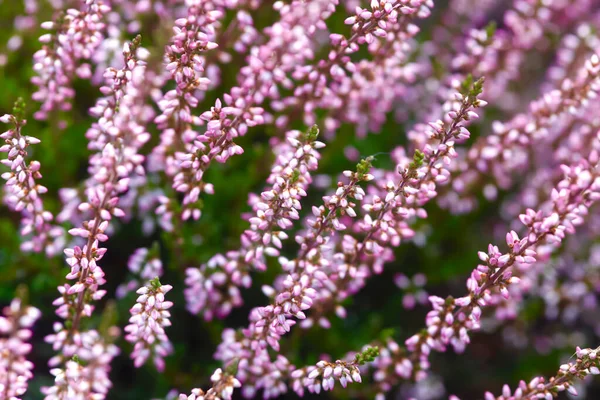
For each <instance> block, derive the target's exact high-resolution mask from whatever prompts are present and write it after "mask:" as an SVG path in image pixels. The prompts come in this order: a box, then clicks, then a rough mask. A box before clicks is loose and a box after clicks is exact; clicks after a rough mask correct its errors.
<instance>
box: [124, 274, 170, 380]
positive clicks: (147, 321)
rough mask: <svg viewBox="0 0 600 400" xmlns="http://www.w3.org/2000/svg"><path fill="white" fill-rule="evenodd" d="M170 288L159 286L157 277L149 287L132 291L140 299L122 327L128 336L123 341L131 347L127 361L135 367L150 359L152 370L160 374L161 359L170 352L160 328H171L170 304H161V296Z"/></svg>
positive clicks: (168, 344)
mask: <svg viewBox="0 0 600 400" xmlns="http://www.w3.org/2000/svg"><path fill="white" fill-rule="evenodd" d="M172 288H173V287H172V286H171V285H161V283H160V281H159V280H158V278H154V279H153V280H151V281H150V284H148V285H146V286H143V287H141V288H139V289H138V290H137V291H136V293H137V294H139V295H140V296H139V297H138V298H137V301H136V304H135V305H134V306H133V307H132V308H131V310H130V312H131V318H129V325H127V326H126V327H125V332H127V333H128V334H127V336H126V337H125V339H126V340H127V341H128V342H131V343H133V344H134V348H133V352H132V353H131V358H133V359H134V361H135V366H136V367H139V366H141V365H142V364H144V363H145V362H146V360H147V359H148V358H149V357H152V360H153V362H154V365H156V368H157V369H158V370H159V371H162V370H164V368H165V362H164V360H163V358H164V357H165V356H167V355H169V354H170V353H172V352H173V346H172V345H171V342H169V338H168V337H167V335H166V334H165V329H164V328H165V327H167V326H170V325H171V321H170V320H169V318H170V317H171V313H169V311H168V310H169V308H171V307H172V306H173V302H171V301H165V294H166V293H168V292H169V291H170V290H171V289H172Z"/></svg>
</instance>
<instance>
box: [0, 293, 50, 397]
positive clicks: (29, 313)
mask: <svg viewBox="0 0 600 400" xmlns="http://www.w3.org/2000/svg"><path fill="white" fill-rule="evenodd" d="M3 313H4V316H0V335H2V336H4V337H0V399H18V398H20V396H22V395H23V394H25V392H26V391H27V381H28V380H29V379H31V378H32V377H33V373H32V370H33V363H32V362H31V361H29V360H27V358H26V357H27V355H28V354H29V353H30V352H31V347H32V346H31V344H30V343H28V340H29V339H31V336H32V332H31V328H32V327H33V324H34V323H35V321H37V319H38V318H40V316H41V312H40V310H38V309H37V308H35V307H31V306H25V305H24V304H23V300H22V299H19V298H16V299H14V300H13V301H12V302H11V303H10V306H7V307H5V308H4V310H3Z"/></svg>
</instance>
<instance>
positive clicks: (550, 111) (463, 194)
mask: <svg viewBox="0 0 600 400" xmlns="http://www.w3.org/2000/svg"><path fill="white" fill-rule="evenodd" d="M599 90H600V57H599V56H598V55H597V54H594V55H592V56H591V57H590V58H589V59H588V60H587V61H586V62H585V65H584V68H583V70H582V77H581V78H580V79H579V80H578V81H576V82H573V81H571V80H570V79H566V80H564V81H563V82H562V84H561V86H560V88H558V89H555V90H552V91H550V92H548V93H546V94H544V95H543V96H542V97H541V98H539V99H537V100H535V101H533V102H531V103H530V105H529V112H528V113H526V114H519V115H517V116H515V117H514V118H512V119H511V120H510V121H508V122H506V123H500V122H496V123H494V124H493V130H494V132H493V134H492V135H488V136H484V137H481V138H479V139H478V140H477V141H476V142H475V143H474V144H473V146H472V147H471V149H470V151H469V152H468V155H467V159H466V160H465V161H464V162H461V163H458V164H457V165H458V171H456V172H454V171H453V174H456V175H457V176H456V177H455V178H454V182H453V189H454V190H455V191H457V192H458V195H457V194H456V193H449V194H448V195H447V196H444V198H443V200H442V204H443V205H445V206H447V207H450V208H451V209H452V210H453V211H457V212H464V211H468V210H470V209H472V208H473V205H474V204H475V200H473V199H470V198H471V197H473V195H472V193H471V192H472V191H473V189H479V188H481V187H484V185H485V184H486V183H487V182H486V181H488V180H491V181H492V182H491V187H490V185H488V186H485V187H488V189H493V191H492V193H496V188H501V189H506V188H508V187H510V186H511V185H512V184H513V177H514V176H515V175H516V174H517V173H518V171H520V170H521V169H522V168H524V167H525V166H527V159H528V154H529V152H530V151H531V149H532V148H534V145H535V147H538V146H539V147H540V148H543V147H542V143H545V142H547V141H549V140H551V139H552V135H550V133H549V132H550V130H551V128H552V127H553V125H555V124H557V122H558V121H559V119H560V118H561V117H564V116H573V117H575V116H577V115H578V114H579V113H580V112H581V111H582V110H585V107H586V106H587V105H588V104H589V103H590V102H591V101H592V100H593V99H595V98H596V97H597V95H598V91H599ZM457 197H459V198H467V199H466V200H463V199H460V201H458V199H457ZM492 197H493V196H492Z"/></svg>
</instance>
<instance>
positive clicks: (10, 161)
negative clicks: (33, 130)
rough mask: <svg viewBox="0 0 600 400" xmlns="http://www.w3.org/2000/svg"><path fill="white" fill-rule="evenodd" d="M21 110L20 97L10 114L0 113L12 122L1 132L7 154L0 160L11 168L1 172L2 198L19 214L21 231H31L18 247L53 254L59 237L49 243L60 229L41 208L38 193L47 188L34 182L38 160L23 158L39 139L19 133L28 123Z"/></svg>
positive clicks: (2, 118) (4, 151) (4, 121)
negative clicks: (3, 191)
mask: <svg viewBox="0 0 600 400" xmlns="http://www.w3.org/2000/svg"><path fill="white" fill-rule="evenodd" d="M24 113H25V103H24V102H23V100H22V99H19V100H17V102H16V103H15V106H14V109H13V115H9V114H6V115H3V116H2V117H0V122H3V123H10V124H12V125H13V128H12V129H9V130H8V131H6V132H4V133H2V134H1V135H0V138H1V139H4V141H5V143H6V144H4V145H3V146H1V147H0V152H2V153H8V158H7V159H6V160H2V161H1V162H2V164H4V165H6V166H7V167H9V168H10V172H5V173H3V174H2V178H4V179H5V180H6V186H5V188H6V192H7V195H6V197H5V198H4V201H5V202H6V203H7V204H8V206H9V207H10V208H11V209H13V210H15V211H17V212H20V213H21V214H22V220H21V224H22V228H21V235H23V236H30V235H31V236H30V237H29V238H28V239H27V240H25V241H24V242H23V243H22V244H21V250H24V251H34V252H41V251H43V250H45V251H46V253H47V254H48V255H54V254H56V253H57V252H58V247H60V246H61V245H62V243H61V241H60V239H58V240H57V241H56V243H52V239H53V238H57V237H58V238H60V237H61V236H62V229H61V228H60V227H55V226H53V225H52V224H51V223H52V220H53V216H52V214H51V213H50V212H49V211H46V210H45V209H44V204H43V202H42V199H41V197H40V195H41V194H44V193H46V192H47V191H48V189H47V188H46V187H45V186H42V185H41V184H39V183H37V182H36V181H38V180H40V179H41V178H42V174H41V173H40V167H41V165H40V163H39V162H38V161H31V162H29V164H28V163H27V161H26V158H27V156H28V153H27V148H28V147H29V145H32V144H38V143H40V140H39V139H36V138H34V137H32V136H25V135H23V134H22V133H21V130H22V128H23V126H25V124H26V123H27V121H26V120H25V119H24Z"/></svg>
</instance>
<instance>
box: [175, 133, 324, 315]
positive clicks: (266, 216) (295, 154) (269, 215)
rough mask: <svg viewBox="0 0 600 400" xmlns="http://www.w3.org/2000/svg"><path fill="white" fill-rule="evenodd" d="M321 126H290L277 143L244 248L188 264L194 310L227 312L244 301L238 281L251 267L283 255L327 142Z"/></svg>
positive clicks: (245, 279) (246, 282)
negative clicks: (296, 128) (322, 139)
mask: <svg viewBox="0 0 600 400" xmlns="http://www.w3.org/2000/svg"><path fill="white" fill-rule="evenodd" d="M318 132H319V130H318V128H317V127H316V126H314V127H313V128H311V129H310V130H309V131H308V132H305V133H302V132H299V131H290V132H288V133H287V135H286V140H285V142H283V143H281V144H280V145H279V146H277V147H276V149H275V152H276V160H275V163H274V165H273V167H272V169H271V174H270V176H269V178H268V179H267V183H269V184H270V186H269V187H268V188H266V190H264V191H263V192H262V193H261V194H260V196H256V195H254V196H252V197H251V200H250V203H251V205H252V210H253V212H254V214H253V215H252V216H251V217H250V218H249V222H250V228H249V229H246V231H244V233H243V234H242V236H241V249H240V250H237V251H230V252H228V253H227V254H226V255H225V256H221V255H216V256H214V257H212V258H211V260H210V261H209V262H208V263H207V264H204V265H202V266H201V267H200V268H199V269H194V268H190V269H188V270H187V272H186V274H187V279H186V285H188V288H187V289H186V290H185V295H186V299H187V306H188V310H190V312H192V313H199V312H201V313H203V315H204V317H205V319H208V320H210V319H211V318H212V317H213V315H214V314H216V315H217V316H219V317H221V318H222V317H225V316H226V315H227V314H228V313H229V311H230V310H231V309H232V307H234V306H236V307H237V306H240V305H241V304H242V302H241V296H240V292H239V287H249V286H250V285H251V283H252V280H251V278H250V275H249V272H250V269H252V268H253V269H257V270H259V271H264V270H265V269H266V258H267V256H270V257H277V256H279V249H281V248H282V242H283V241H284V240H286V239H287V238H288V235H287V233H286V232H285V231H286V230H288V229H289V228H291V227H292V225H293V221H295V220H297V219H299V218H300V216H299V211H300V209H301V205H300V200H301V199H302V198H303V197H305V196H306V190H307V189H308V186H309V185H310V183H311V182H312V177H311V172H312V171H314V170H315V169H316V168H317V166H318V160H319V158H320V155H319V153H318V151H317V150H318V149H321V148H322V147H324V144H323V143H321V142H319V141H317V140H316V139H317V136H318ZM216 266H218V268H215V267H216Z"/></svg>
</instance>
